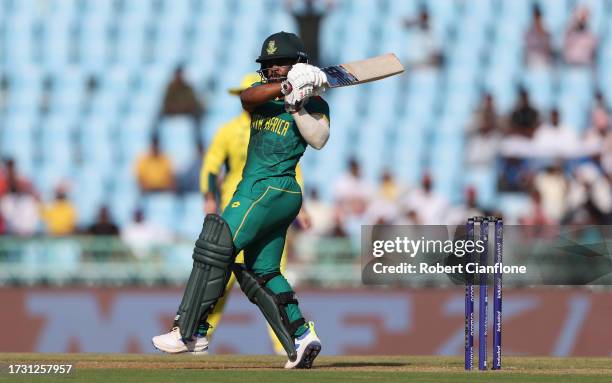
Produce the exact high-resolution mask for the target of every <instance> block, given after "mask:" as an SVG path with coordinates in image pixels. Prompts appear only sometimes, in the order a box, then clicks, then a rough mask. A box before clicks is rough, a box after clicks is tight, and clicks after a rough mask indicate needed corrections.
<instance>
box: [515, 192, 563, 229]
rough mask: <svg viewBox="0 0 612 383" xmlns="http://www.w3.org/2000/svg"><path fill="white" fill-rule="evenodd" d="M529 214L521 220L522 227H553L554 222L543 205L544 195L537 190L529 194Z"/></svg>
mask: <svg viewBox="0 0 612 383" xmlns="http://www.w3.org/2000/svg"><path fill="white" fill-rule="evenodd" d="M528 211H529V214H527V215H524V216H522V217H520V218H519V223H520V224H521V225H527V226H538V225H552V224H553V223H554V222H553V220H552V219H550V218H549V217H548V216H547V215H546V209H545V208H544V205H543V203H542V195H541V194H540V192H538V191H537V190H535V189H532V190H531V191H530V193H529V208H528Z"/></svg>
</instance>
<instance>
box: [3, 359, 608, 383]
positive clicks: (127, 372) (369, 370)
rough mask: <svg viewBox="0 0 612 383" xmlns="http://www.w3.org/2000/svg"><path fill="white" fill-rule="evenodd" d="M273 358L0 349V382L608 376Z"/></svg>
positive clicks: (563, 366) (579, 370) (572, 365)
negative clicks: (14, 369) (47, 371)
mask: <svg viewBox="0 0 612 383" xmlns="http://www.w3.org/2000/svg"><path fill="white" fill-rule="evenodd" d="M284 360H285V359H284V358H282V357H275V356H236V355H214V356H213V355H208V356H192V355H179V356H166V355H137V354H107V355H104V354H12V353H5V354H0V364H2V365H3V370H2V373H0V382H9V381H10V382H70V383H72V382H91V383H96V382H100V383H101V382H148V383H156V382H160V383H161V382H163V383H170V382H176V383H186V382H206V383H210V382H223V383H233V382H236V383H238V382H240V383H243V382H248V383H256V382H266V383H268V382H269V383H275V382H289V383H301V382H309V383H312V382H351V383H359V382H364V383H365V382H385V383H394V382H420V383H427V382H431V383H438V382H452V383H461V382H466V383H467V382H496V383H497V382H499V383H503V382H551V383H561V382H581V383H589V382H610V381H612V378H611V377H612V358H540V357H520V358H519V357H506V358H504V369H503V370H502V371H485V372H481V371H477V370H476V371H472V372H466V371H464V370H463V359H462V358H459V357H435V356H427V357H420V356H347V357H342V356H340V357H325V356H321V357H319V358H318V359H317V360H316V363H315V368H313V369H312V370H301V371H300V370H293V371H286V370H283V369H282V365H283V363H284ZM9 363H20V364H28V363H30V364H34V363H39V364H41V363H45V364H49V363H63V364H65V363H73V364H74V368H75V372H74V374H72V375H68V376H57V375H56V376H52V375H9V374H8V373H7V369H6V365H7V364H9Z"/></svg>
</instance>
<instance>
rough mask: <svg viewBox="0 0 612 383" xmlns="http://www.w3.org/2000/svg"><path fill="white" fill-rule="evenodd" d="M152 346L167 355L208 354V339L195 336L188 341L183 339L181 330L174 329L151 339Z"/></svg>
mask: <svg viewBox="0 0 612 383" xmlns="http://www.w3.org/2000/svg"><path fill="white" fill-rule="evenodd" d="M152 340H153V346H155V348H156V349H158V350H159V351H163V352H166V353H168V354H181V353H191V354H194V355H205V354H208V339H206V337H205V336H202V335H196V336H195V337H193V338H192V339H190V340H187V339H183V337H182V336H181V330H180V329H179V328H178V327H174V328H173V329H172V330H171V331H170V332H168V333H165V334H162V335H158V336H155V337H153V339H152Z"/></svg>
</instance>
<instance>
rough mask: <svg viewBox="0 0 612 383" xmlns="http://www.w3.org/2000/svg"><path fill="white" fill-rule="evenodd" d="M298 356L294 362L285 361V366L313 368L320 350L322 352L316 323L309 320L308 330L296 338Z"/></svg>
mask: <svg viewBox="0 0 612 383" xmlns="http://www.w3.org/2000/svg"><path fill="white" fill-rule="evenodd" d="M295 349H296V351H297V358H295V360H294V361H293V362H292V361H290V360H288V361H287V363H285V368H311V367H312V362H313V361H314V360H315V358H316V357H317V355H319V352H321V340H320V339H319V337H318V336H317V333H316V332H315V329H314V323H312V322H308V325H307V329H306V332H305V333H303V334H302V335H301V336H300V337H299V338H296V339H295Z"/></svg>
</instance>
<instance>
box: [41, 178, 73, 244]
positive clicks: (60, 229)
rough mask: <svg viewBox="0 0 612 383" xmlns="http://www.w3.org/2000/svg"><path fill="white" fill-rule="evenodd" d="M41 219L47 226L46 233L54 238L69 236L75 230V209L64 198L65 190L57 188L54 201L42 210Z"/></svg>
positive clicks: (65, 197)
mask: <svg viewBox="0 0 612 383" xmlns="http://www.w3.org/2000/svg"><path fill="white" fill-rule="evenodd" d="M42 218H43V220H44V221H45V223H46V225H47V232H48V233H49V234H51V235H54V236H62V235H70V234H73V233H74V232H75V230H76V223H77V212H76V208H75V207H74V205H73V204H72V202H70V201H69V200H68V198H67V196H66V190H65V189H64V188H63V187H59V188H58V189H57V190H56V192H55V200H54V201H53V202H51V203H50V204H48V205H47V206H44V207H43V208H42Z"/></svg>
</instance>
